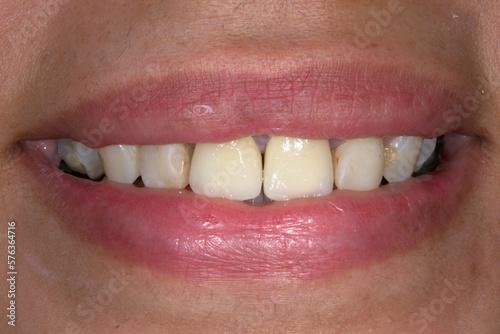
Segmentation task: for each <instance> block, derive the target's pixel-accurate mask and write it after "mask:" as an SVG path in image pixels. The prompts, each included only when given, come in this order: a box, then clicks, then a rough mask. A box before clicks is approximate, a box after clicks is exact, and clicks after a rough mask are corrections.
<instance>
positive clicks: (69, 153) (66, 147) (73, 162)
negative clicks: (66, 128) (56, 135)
mask: <svg viewBox="0 0 500 334" xmlns="http://www.w3.org/2000/svg"><path fill="white" fill-rule="evenodd" d="M74 143H75V142H74V141H73V140H71V139H59V140H57V152H58V153H59V157H61V159H63V160H64V162H65V163H66V165H68V167H69V168H70V169H71V170H73V171H75V172H78V173H80V174H85V168H83V166H82V164H81V163H80V160H79V159H78V156H77V155H76V153H75V149H74V146H73V144H74Z"/></svg>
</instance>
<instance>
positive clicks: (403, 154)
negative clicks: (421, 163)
mask: <svg viewBox="0 0 500 334" xmlns="http://www.w3.org/2000/svg"><path fill="white" fill-rule="evenodd" d="M423 142H424V139H423V138H421V137H403V136H402V137H396V138H394V139H393V140H391V141H390V142H389V144H387V145H386V146H385V152H384V153H385V154H384V155H385V167H384V177H385V179H386V180H387V181H388V182H402V181H406V180H408V179H409V178H410V177H411V175H412V174H413V169H414V168H415V164H416V163H417V159H418V155H419V154H420V149H421V148H422V143H423Z"/></svg>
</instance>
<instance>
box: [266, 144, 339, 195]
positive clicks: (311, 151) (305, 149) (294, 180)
mask: <svg viewBox="0 0 500 334" xmlns="http://www.w3.org/2000/svg"><path fill="white" fill-rule="evenodd" d="M264 163H265V166H264V193H265V194H266V196H267V197H269V198H270V199H272V200H275V201H285V200H291V199H295V198H301V197H314V196H325V195H328V194H330V193H331V192H332V190H333V166H332V156H331V152H330V144H329V142H328V140H309V139H297V138H290V137H272V138H271V139H270V140H269V142H268V143H267V147H266V154H265V159H264Z"/></svg>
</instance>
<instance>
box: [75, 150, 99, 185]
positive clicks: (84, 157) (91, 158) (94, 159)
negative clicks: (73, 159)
mask: <svg viewBox="0 0 500 334" xmlns="http://www.w3.org/2000/svg"><path fill="white" fill-rule="evenodd" d="M73 148H74V149H75V154H76V156H77V157H78V160H80V163H81V164H82V166H83V168H84V169H85V173H86V174H87V175H88V176H89V177H90V178H91V179H92V180H97V179H98V178H100V177H101V176H102V174H103V173H104V171H103V169H102V165H101V161H100V160H99V155H98V153H97V149H93V148H89V147H87V146H85V145H83V144H82V143H79V142H74V143H73Z"/></svg>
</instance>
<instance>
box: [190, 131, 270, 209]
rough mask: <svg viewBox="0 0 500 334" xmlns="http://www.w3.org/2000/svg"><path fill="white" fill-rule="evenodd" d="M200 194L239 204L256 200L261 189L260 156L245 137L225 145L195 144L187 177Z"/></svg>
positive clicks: (256, 148) (254, 145)
mask: <svg viewBox="0 0 500 334" xmlns="http://www.w3.org/2000/svg"><path fill="white" fill-rule="evenodd" d="M189 183H190V186H191V189H192V190H193V191H194V192H195V193H197V194H200V195H205V196H208V197H220V198H227V199H233V200H239V201H245V200H249V199H252V198H255V197H257V196H258V195H259V193H260V190H261V188H262V155H261V153H260V150H259V148H258V146H257V144H256V143H255V141H254V140H253V139H252V137H247V138H243V139H239V140H235V141H231V142H228V143H224V144H205V143H200V144H196V147H195V149H194V154H193V160H192V163H191V172H190V176H189Z"/></svg>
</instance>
